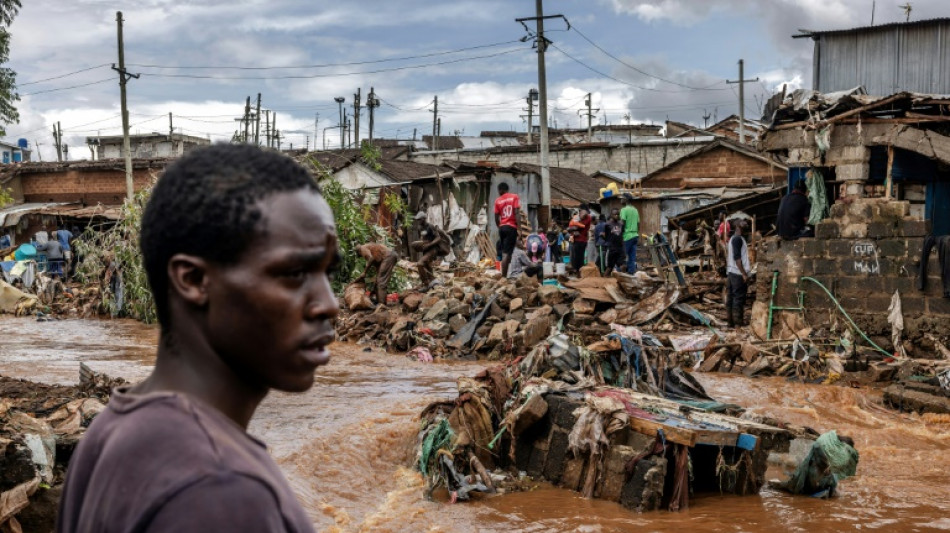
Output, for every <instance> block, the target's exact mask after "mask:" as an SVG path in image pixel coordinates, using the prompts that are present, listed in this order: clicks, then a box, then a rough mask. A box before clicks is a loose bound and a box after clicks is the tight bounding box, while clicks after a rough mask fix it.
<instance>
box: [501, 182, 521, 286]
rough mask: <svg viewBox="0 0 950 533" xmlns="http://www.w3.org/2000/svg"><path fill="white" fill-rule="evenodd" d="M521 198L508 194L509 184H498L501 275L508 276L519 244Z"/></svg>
mask: <svg viewBox="0 0 950 533" xmlns="http://www.w3.org/2000/svg"><path fill="white" fill-rule="evenodd" d="M520 213H521V198H520V197H519V196H518V195H517V194H514V193H510V192H508V184H507V183H505V182H501V183H499V184H498V198H496V199H495V226H496V227H497V228H498V239H499V241H501V250H499V251H500V252H501V275H502V276H505V277H507V276H508V265H509V264H510V263H511V254H512V252H514V251H515V243H516V242H518V233H519V230H518V228H519V225H520V224H521V220H520V216H521V214H520Z"/></svg>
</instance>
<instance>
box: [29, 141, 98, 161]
mask: <svg viewBox="0 0 950 533" xmlns="http://www.w3.org/2000/svg"><path fill="white" fill-rule="evenodd" d="M33 146H35V147H36V157H38V158H39V159H40V163H42V162H43V152H42V151H40V146H42V145H41V144H40V143H38V142H37V141H36V140H34V141H33ZM95 159H98V158H95Z"/></svg>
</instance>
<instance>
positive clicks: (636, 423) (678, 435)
mask: <svg viewBox="0 0 950 533" xmlns="http://www.w3.org/2000/svg"><path fill="white" fill-rule="evenodd" d="M630 428H631V429H633V430H634V431H636V432H637V433H643V434H644V435H646V436H648V437H656V435H657V430H663V437H664V438H666V441H667V442H673V443H676V444H683V445H686V446H689V447H690V448H692V447H693V446H696V432H695V431H693V430H691V429H686V428H678V427H675V426H668V425H666V424H663V423H661V422H656V421H653V420H646V419H643V418H636V417H630Z"/></svg>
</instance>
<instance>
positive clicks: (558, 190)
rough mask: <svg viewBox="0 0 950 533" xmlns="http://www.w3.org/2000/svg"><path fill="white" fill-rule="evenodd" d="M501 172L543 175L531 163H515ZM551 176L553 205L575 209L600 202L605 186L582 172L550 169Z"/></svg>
mask: <svg viewBox="0 0 950 533" xmlns="http://www.w3.org/2000/svg"><path fill="white" fill-rule="evenodd" d="M499 170H502V171H508V172H522V173H532V174H537V175H539V176H540V175H541V167H540V166H538V165H532V164H530V163H515V164H513V165H511V166H510V167H507V168H503V169H499ZM550 175H551V203H552V204H553V205H561V206H567V207H574V206H578V205H580V204H589V203H597V202H598V201H599V200H600V189H601V188H602V187H603V184H601V183H600V182H599V181H597V180H596V179H595V178H592V177H590V176H588V175H587V174H584V173H583V172H581V171H580V170H577V169H574V168H565V167H550Z"/></svg>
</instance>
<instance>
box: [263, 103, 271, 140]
mask: <svg viewBox="0 0 950 533" xmlns="http://www.w3.org/2000/svg"><path fill="white" fill-rule="evenodd" d="M264 141H265V143H264V146H266V147H268V148H270V110H269V109H267V110H265V111H264Z"/></svg>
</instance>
